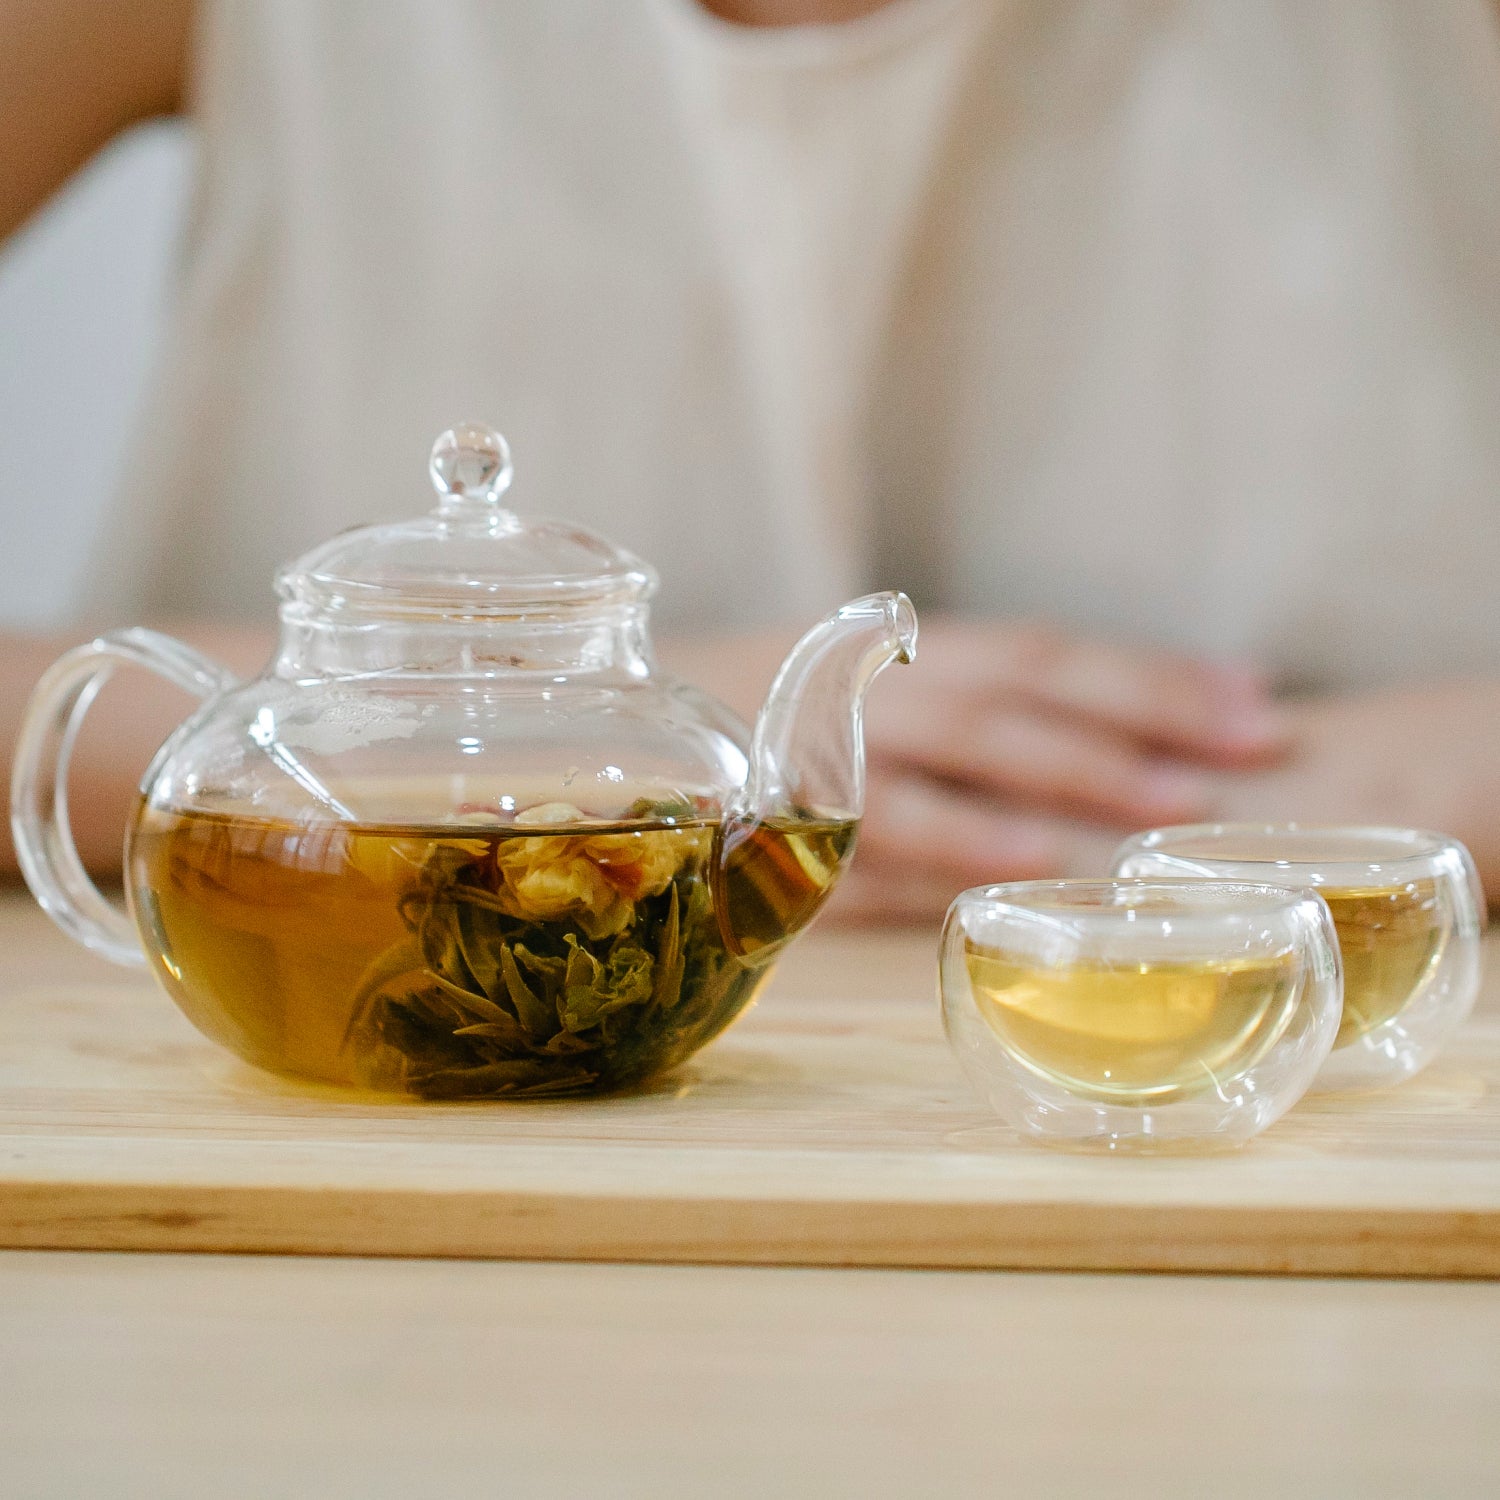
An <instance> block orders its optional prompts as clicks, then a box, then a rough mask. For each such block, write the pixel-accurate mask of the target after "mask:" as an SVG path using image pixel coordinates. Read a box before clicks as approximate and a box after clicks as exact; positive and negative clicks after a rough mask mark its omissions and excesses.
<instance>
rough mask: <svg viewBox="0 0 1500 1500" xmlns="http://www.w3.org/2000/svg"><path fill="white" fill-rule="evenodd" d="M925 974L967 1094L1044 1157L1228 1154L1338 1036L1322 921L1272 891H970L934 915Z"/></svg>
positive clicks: (1316, 903)
mask: <svg viewBox="0 0 1500 1500" xmlns="http://www.w3.org/2000/svg"><path fill="white" fill-rule="evenodd" d="M940 961H941V992H942V1002H943V1021H944V1025H945V1026H946V1028H947V1031H948V1039H949V1041H950V1042H951V1043H952V1046H953V1049H954V1051H955V1053H956V1054H957V1056H958V1059H959V1061H960V1063H961V1064H962V1065H963V1068H964V1071H965V1072H966V1073H967V1074H968V1076H969V1079H970V1081H971V1082H972V1083H973V1084H974V1086H975V1087H976V1088H977V1089H978V1091H979V1093H980V1094H981V1095H982V1096H983V1097H984V1098H985V1099H987V1100H988V1101H989V1103H990V1104H991V1105H992V1106H993V1107H994V1108H995V1110H996V1111H998V1112H999V1114H1001V1115H1002V1116H1003V1117H1004V1118H1005V1119H1006V1120H1007V1121H1008V1122H1009V1123H1010V1124H1011V1125H1013V1126H1014V1127H1015V1128H1016V1129H1017V1130H1019V1131H1020V1132H1021V1133H1022V1134H1023V1135H1026V1136H1029V1137H1031V1138H1033V1139H1035V1140H1038V1141H1042V1142H1044V1143H1047V1144H1051V1145H1061V1146H1074V1147H1086V1148H1096V1149H1101V1150H1152V1149H1166V1150H1174V1149H1175V1150H1182V1149H1208V1148H1214V1147H1226V1146H1237V1145H1240V1144H1242V1143H1243V1142H1244V1141H1246V1140H1248V1139H1249V1138H1250V1137H1251V1136H1253V1135H1255V1134H1256V1133H1257V1132H1258V1131H1261V1130H1264V1129H1265V1128H1266V1126H1268V1125H1270V1124H1271V1123H1272V1122H1273V1121H1274V1120H1277V1119H1279V1118H1280V1117H1281V1116H1282V1115H1283V1114H1284V1113H1285V1112H1286V1111H1287V1110H1288V1109H1290V1108H1291V1106H1292V1105H1293V1104H1295V1103H1296V1101H1297V1100H1298V1099H1299V1098H1300V1097H1301V1096H1302V1094H1303V1092H1304V1091H1305V1090H1306V1088H1307V1086H1308V1084H1309V1083H1311V1082H1312V1080H1313V1078H1314V1076H1315V1075H1316V1074H1317V1071H1318V1068H1319V1067H1320V1066H1321V1064H1322V1063H1323V1060H1324V1059H1325V1058H1326V1057H1327V1055H1328V1051H1329V1048H1330V1047H1332V1045H1333V1038H1334V1033H1335V1032H1336V1031H1337V1029H1338V1023H1339V1013H1340V999H1339V963H1338V949H1337V945H1336V942H1335V938H1334V932H1333V923H1332V921H1331V920H1330V918H1329V914H1328V908H1327V907H1326V906H1325V905H1324V904H1323V902H1322V900H1321V899H1320V898H1319V897H1318V896H1316V895H1314V894H1312V893H1311V892H1305V891H1293V890H1287V889H1285V888H1283V887H1279V886H1270V885H1262V884H1247V883H1227V882H1221V881H1211V880H1051V881H1026V882H1021V883H1019V884H1014V885H992V886H980V887H977V888H976V889H974V890H969V891H965V892H964V893H963V894H962V895H961V896H959V897H958V899H957V900H956V901H954V903H953V905H952V906H951V907H950V908H949V909H948V919H947V922H946V924H945V925H944V929H943V942H942V950H941V960H940Z"/></svg>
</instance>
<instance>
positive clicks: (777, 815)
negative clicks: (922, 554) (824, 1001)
mask: <svg viewBox="0 0 1500 1500" xmlns="http://www.w3.org/2000/svg"><path fill="white" fill-rule="evenodd" d="M916 649H917V614H916V610H915V609H913V608H912V603H911V600H910V599H908V598H907V597H906V595H905V594H897V593H885V594H867V595H866V596H865V597H864V598H862V599H855V600H853V601H852V602H850V603H848V604H846V605H844V606H843V608H842V609H838V610H835V611H834V613H833V614H831V615H829V616H828V617H827V618H826V619H823V620H820V621H819V622H818V623H817V624H816V625H814V626H813V628H812V629H811V630H809V631H808V632H807V634H806V635H804V636H803V637H802V639H801V640H800V641H798V642H797V644H796V645H795V646H794V647H793V648H792V651H791V654H790V655H789V656H788V657H787V659H786V660H785V661H784V662H783V663H782V664H781V670H780V671H779V672H778V673H777V674H776V680H775V682H774V683H772V685H771V692H770V696H769V697H768V698H767V699H766V702H765V706H764V707H763V708H762V709H761V711H760V717H759V718H758V719H757V720H756V724H755V737H754V739H753V741H752V743H751V749H750V773H749V776H748V777H747V779H746V781H745V785H744V787H743V788H742V790H741V792H740V794H739V796H738V797H737V798H736V799H735V800H734V802H733V803H732V804H731V806H730V808H729V809H728V812H727V815H726V817H725V820H724V830H723V838H722V843H721V845H720V849H719V853H718V859H717V862H716V863H717V869H716V875H717V879H718V885H719V898H720V899H719V903H718V905H719V914H720V925H721V927H722V929H723V935H724V939H725V942H726V943H727V944H728V946H729V948H730V949H731V951H733V952H735V953H737V954H738V955H740V956H741V957H742V958H757V959H759V958H765V957H769V956H771V955H772V954H774V953H775V952H776V951H778V950H779V949H780V948H781V946H782V945H783V944H784V943H786V942H787V941H788V940H789V939H790V938H792V937H794V936H795V935H796V934H797V933H798V932H800V931H801V930H802V928H804V927H805V926H806V925H807V924H808V922H810V921H811V920H812V918H813V916H814V915H816V913H817V911H818V909H819V908H820V907H821V906H822V905H823V902H824V901H825V900H826V899H827V897H828V895H829V893H830V892H831V891H832V889H833V886H834V884H835V882H836V881H837V879H838V877H839V875H840V874H841V873H842V872H843V869H844V867H845V865H846V864H847V863H848V859H849V856H850V855H851V854H852V853H853V850H854V832H855V826H856V824H857V822H858V820H859V817H860V815H861V814H862V813H863V812H864V804H865V733H864V707H865V693H866V692H867V691H868V690H869V686H870V684H871V683H872V682H873V681H874V680H875V678H876V677H877V676H878V675H879V673H880V672H881V671H882V670H883V669H884V668H885V667H887V666H889V665H890V663H891V662H893V661H901V662H909V661H911V660H912V658H913V657H914V656H915V654H916Z"/></svg>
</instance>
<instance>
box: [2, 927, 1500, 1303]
mask: <svg viewBox="0 0 1500 1500" xmlns="http://www.w3.org/2000/svg"><path fill="white" fill-rule="evenodd" d="M931 985H932V959H931V942H930V940H929V939H928V938H927V937H925V936H918V937H908V936H903V935H895V936H892V935H885V936H881V937H819V936H816V935H815V936H814V937H812V938H811V939H809V940H807V942H806V943H804V945H803V946H802V948H801V949H800V950H798V951H797V952H795V953H794V954H793V955H792V956H791V958H790V959H789V960H788V963H787V965H786V968H785V970H784V972H783V974H782V975H780V976H778V981H777V983H776V984H775V985H774V986H773V987H772V989H771V991H770V992H769V994H768V996H767V998H766V999H765V1000H764V1001H763V1002H762V1004H761V1006H760V1007H759V1008H758V1010H757V1011H756V1012H754V1013H753V1014H752V1015H751V1016H749V1017H747V1018H746V1020H745V1021H744V1022H743V1023H742V1024H741V1025H740V1026H738V1027H737V1028H735V1030H734V1031H733V1032H731V1033H730V1035H728V1036H727V1037H725V1038H724V1039H722V1040H721V1041H720V1042H719V1043H717V1044H716V1045H715V1046H714V1047H712V1048H711V1049H709V1051H708V1052H706V1053H705V1054H703V1055H702V1057H701V1059H700V1060H699V1061H697V1062H696V1063H695V1064H694V1065H692V1066H691V1067H689V1068H688V1069H686V1070H684V1072H683V1073H682V1074H681V1075H679V1076H678V1077H676V1078H674V1079H673V1080H671V1081H670V1082H669V1083H668V1084H666V1085H663V1086H662V1087H660V1088H659V1089H657V1090H656V1091H655V1092H652V1093H647V1094H642V1095H637V1096H633V1097H630V1098H621V1099H610V1100H596V1101H574V1102H567V1103H563V1102H549V1103H534V1104H509V1105H491V1106H473V1105H458V1106H439V1105H388V1106H382V1105H371V1104H368V1103H363V1102H359V1103H354V1102H349V1101H347V1100H341V1099H339V1098H337V1097H335V1096H332V1095H329V1094H320V1093H318V1092H316V1091H313V1090H309V1089H299V1088H296V1087H294V1086H292V1085H287V1084H282V1083H279V1082H277V1081H275V1080H273V1079H269V1078H267V1077H265V1076H263V1075H260V1074H258V1073H255V1072H253V1071H252V1070H250V1069H248V1068H245V1067H243V1066H242V1065H240V1064H237V1063H235V1062H234V1061H233V1060H231V1059H229V1058H227V1057H225V1056H224V1055H223V1054H221V1053H220V1052H219V1051H218V1049H216V1048H215V1047H213V1046H212V1045H211V1044H210V1043H208V1042H206V1041H203V1040H202V1039H200V1038H199V1037H198V1036H197V1034H196V1033H195V1032H193V1031H192V1029H191V1028H190V1027H189V1026H188V1024H187V1023H186V1022H185V1021H184V1020H183V1019H182V1018H181V1017H180V1016H179V1015H178V1014H177V1012H176V1011H175V1009H174V1008H173V1007H172V1006H171V1004H170V1002H169V1001H168V1000H166V999H165V998H164V997H163V996H161V995H160V994H158V993H157V992H156V991H155V989H154V988H153V987H152V986H151V985H150V983H149V981H146V980H143V979H141V978H138V977H136V976H133V975H130V974H123V973H122V972H121V971H117V970H112V969H109V968H108V967H107V966H105V965H103V964H101V963H99V962H97V961H96V960H93V959H92V958H90V957H89V956H88V955H86V954H82V953H77V952H75V951H74V950H71V949H70V948H69V947H68V946H67V945H66V943H65V942H64V940H63V939H61V938H60V937H58V936H56V935H55V934H53V933H52V932H51V930H50V928H48V927H47V926H46V924H45V921H44V919H43V918H42V917H41V916H40V914H39V913H36V912H34V911H33V910H31V909H30V908H29V907H27V906H26V905H25V904H24V903H23V902H21V901H20V900H19V899H18V898H17V899H9V900H6V901H3V902H0V992H3V997H4V998H3V1021H0V1244H3V1245H6V1246H12V1247H32V1248H59V1247H60V1248H86V1249H100V1248H108V1249H137V1250H146V1249H152V1250H161V1249H171V1250H236V1251H239V1250H251V1251H280V1252H293V1253H314V1254H335V1253H359V1254H380V1255H416V1256H482V1257H503V1258H556V1259H584V1260H650V1261H723V1262H743V1263H775V1264H809V1265H888V1266H929V1267H959V1266H965V1267H1027V1268H1058V1269H1093V1270H1105V1269H1108V1270H1123V1269H1134V1270H1171V1271H1184V1270H1192V1271H1206V1270H1207V1271H1236V1272H1319V1273H1341V1274H1367V1275H1410V1276H1494V1275H1496V1274H1500V1024H1497V1022H1496V1020H1495V1019H1494V1017H1493V1015H1492V1014H1491V1013H1489V1011H1488V1010H1487V1011H1486V1013H1485V1014H1483V1015H1481V1017H1480V1018H1479V1019H1477V1020H1476V1021H1474V1022H1473V1023H1471V1024H1470V1026H1469V1027H1468V1028H1467V1030H1466V1031H1465V1033H1464V1034H1463V1035H1462V1036H1461V1038H1460V1039H1459V1041H1458V1043H1457V1044H1456V1045H1455V1046H1454V1047H1453V1049H1452V1050H1451V1053H1450V1055H1449V1057H1448V1058H1446V1059H1444V1060H1442V1061H1440V1062H1439V1063H1438V1064H1437V1065H1435V1066H1434V1067H1433V1068H1431V1069H1430V1070H1429V1071H1428V1072H1427V1073H1426V1074H1424V1075H1422V1076H1421V1077H1420V1078H1418V1079H1416V1080H1414V1081H1412V1082H1411V1083H1409V1084H1407V1085H1406V1086H1405V1087H1403V1088H1401V1089H1399V1090H1394V1091H1391V1092H1390V1093H1388V1094H1385V1095H1380V1096H1367V1097H1365V1098H1364V1099H1362V1100H1358V1101H1354V1100H1348V1099H1345V1100H1335V1099H1332V1098H1329V1099H1323V1100H1313V1101H1309V1102H1305V1103H1304V1104H1303V1105H1302V1107H1301V1108H1300V1109H1299V1110H1298V1111H1296V1112H1295V1113H1294V1114H1293V1115H1292V1116H1290V1117H1288V1118H1287V1119H1286V1120H1285V1121H1283V1122H1282V1123H1281V1124H1280V1125H1278V1126H1277V1127H1276V1128H1275V1129H1273V1130H1272V1131H1270V1132H1268V1133H1267V1134H1266V1135H1265V1136H1263V1137H1261V1138H1260V1139H1259V1140H1258V1141H1256V1142H1254V1143H1252V1144H1251V1146H1250V1147H1249V1148H1247V1149H1246V1150H1245V1151H1244V1152H1242V1153H1240V1154H1238V1155H1236V1156H1233V1157H1208V1158H1158V1159H1153V1160H1100V1159H1095V1158H1087V1157H1075V1156H1066V1155H1055V1154H1052V1153H1049V1152H1045V1151H1041V1150H1038V1149H1036V1148H1034V1147H1030V1146H1026V1145H1023V1144H1021V1143H1019V1142H1017V1141H1016V1140H1015V1139H1014V1138H1013V1137H1012V1136H1011V1135H1010V1133H1009V1132H1008V1131H1006V1130H1005V1129H1004V1128H1003V1127H1001V1126H999V1125H998V1123H997V1122H995V1121H994V1120H993V1118H992V1117H991V1116H989V1115H987V1114H986V1113H984V1112H983V1111H982V1110H981V1109H980V1107H979V1106H977V1105H976V1104H975V1102H974V1101H973V1099H972V1097H971V1096H970V1095H969V1093H968V1091H967V1088H966V1087H965V1085H964V1083H963V1080H962V1078H961V1077H960V1075H959V1073H958V1071H957V1068H956V1066H955V1064H954V1063H953V1061H952V1059H951V1058H950V1056H949V1054H948V1051H947V1048H946V1045H945V1043H944V1041H943V1037H942V1033H941V1029H940V1026H939V1023H938V1018H937V1013H936V1008H935V1005H934V1003H933V1001H932V999H931Z"/></svg>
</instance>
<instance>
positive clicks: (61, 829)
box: [10, 628, 235, 967]
mask: <svg viewBox="0 0 1500 1500" xmlns="http://www.w3.org/2000/svg"><path fill="white" fill-rule="evenodd" d="M120 665H127V666H134V667H146V668H149V669H150V670H151V671H153V672H156V673H158V674H159V675H160V676H162V677H165V678H166V679H167V681H168V682H171V683H175V684H176V685H177V686H178V687H180V688H182V689H183V690H184V691H185V692H188V693H191V694H192V695H193V696H194V697H195V698H200V699H203V698H209V697H211V696H212V695H213V694H215V693H219V692H223V691H224V690H225V689H226V688H229V687H232V686H233V685H234V681H235V679H234V677H233V676H232V675H231V674H230V673H229V672H228V671H226V670H225V668H223V667H221V666H219V665H218V663H217V662H214V661H211V660H210V659H209V658H208V657H206V656H204V655H203V654H202V653H201V652H198V651H195V650H193V648H192V647H191V646H185V645H183V643H182V642H181V641H176V640H173V639H172V637H171V636H169V635H161V634H160V633H159V632H157V631H155V630H142V629H139V628H137V629H132V630H112V631H110V632H109V633H108V634H107V635H101V636H99V637H98V638H97V639H95V640H92V641H90V642H89V643H88V644H87V645H86V646H76V647H74V649H73V650H71V651H69V652H66V653H65V654H64V655H62V656H60V657H59V658H58V659H57V660H56V661H55V662H53V663H52V665H51V666H50V667H49V668H48V669H47V670H46V672H44V673H43V674H42V678H41V681H40V682H38V683H37V685H36V688H35V690H34V691H33V692H32V695H31V701H30V702H29V703H28V704H27V705H26V712H25V714H24V716H23V717H22V719H21V729H20V733H19V734H18V735H17V736H16V747H15V763H14V766H13V769H12V773H11V783H10V825H11V832H12V833H13V834H14V836H15V841H16V857H17V859H18V860H19V861H20V865H21V873H22V874H23V875H24V876H25V877H26V884H27V885H29V886H30V887H31V891H32V894H33V895H34V896H35V897H36V899H37V901H38V902H40V903H41V907H42V910H43V911H45V912H46V913H47V915H48V916H49V917H51V918H52V920H53V921H54V922H56V923H57V925H58V926H59V927H61V928H62V930H63V931H64V932H66V933H67V934H68V936H69V937H71V938H73V939H74V940H75V941H76V942H80V943H82V944H83V945H84V947H85V948H91V949H93V951H94V952H95V953H99V954H102V955H103V956H104V957H105V958H108V959H112V960H113V961H114V962H115V963H117V964H124V965H127V966H129V967H137V966H140V965H142V964H144V963H145V962H146V956H145V954H144V953H142V952H141V945H140V941H139V939H138V938H137V937H136V932H135V926H134V924H133V923H132V922H131V920H130V918H129V917H128V916H127V915H126V914H125V913H124V912H123V911H121V910H120V909H119V907H118V906H116V905H115V904H114V903H113V902H112V901H110V900H108V899H107V898H106V897H105V895H104V894H103V892H102V891H100V889H99V887H98V886H96V885H95V884H94V882H93V881H92V880H90V879H89V876H88V872H87V871H86V870H85V869H84V867H83V861H82V860H81V859H80V858H79V857H78V848H77V845H76V844H75V843H74V842H73V829H72V826H71V824H70V823H69V821H68V763H69V762H70V761H71V760H72V758H73V746H74V743H75V742H76V740H77V739H78V730H79V726H80V725H81V724H82V723H83V716H84V715H85V714H86V713H87V712H88V710H89V705H90V704H91V703H92V702H93V701H94V699H95V697H96V696H97V695H98V692H99V689H100V688H101V687H103V686H104V684H105V682H106V681H107V680H108V678H109V676H110V674H111V673H112V672H113V671H114V669H115V668H116V667H117V666H120Z"/></svg>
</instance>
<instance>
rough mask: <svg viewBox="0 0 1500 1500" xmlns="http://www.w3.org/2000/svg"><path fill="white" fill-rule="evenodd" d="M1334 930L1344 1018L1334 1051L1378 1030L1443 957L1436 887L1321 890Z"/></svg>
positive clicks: (1443, 923) (1444, 930)
mask: <svg viewBox="0 0 1500 1500" xmlns="http://www.w3.org/2000/svg"><path fill="white" fill-rule="evenodd" d="M1319 894H1320V895H1321V896H1322V897H1323V899H1324V900H1325V901H1326V902H1327V903H1328V909H1329V911H1330V912H1331V913H1332V914H1333V925H1334V926H1335V927H1336V928H1337V929H1338V935H1339V951H1340V953H1341V954H1342V956H1343V963H1344V1015H1343V1019H1342V1020H1341V1021H1340V1023H1339V1031H1338V1036H1337V1038H1336V1039H1335V1041H1334V1046H1335V1047H1347V1046H1348V1045H1349V1043H1351V1042H1354V1041H1357V1040H1358V1039H1359V1038H1360V1037H1362V1036H1364V1035H1365V1034H1366V1033H1367V1032H1370V1031H1373V1030H1374V1029H1375V1028H1376V1027H1377V1026H1380V1025H1383V1024H1384V1023H1385V1022H1386V1021H1389V1020H1390V1019H1391V1017H1392V1016H1394V1015H1396V1014H1397V1013H1398V1012H1399V1011H1400V1010H1401V1009H1402V1007H1403V1006H1405V1005H1406V1003H1407V1001H1409V1000H1410V999H1411V998H1412V996H1413V995H1415V994H1416V993H1417V991H1418V990H1420V989H1421V988H1422V986H1423V984H1424V983H1426V980H1427V977H1428V975H1429V974H1431V973H1432V971H1433V970H1434V969H1435V968H1436V967H1437V965H1438V962H1439V960H1440V959H1441V958H1442V956H1443V947H1444V944H1445V943H1446V941H1447V937H1448V922H1447V918H1446V916H1445V915H1444V912H1443V907H1442V902H1441V901H1440V900H1439V897H1438V890H1437V884H1436V882H1434V881H1431V880H1412V881H1407V882H1405V883H1404V884H1402V885H1397V886H1365V887H1345V888H1340V889H1334V890H1320V891H1319Z"/></svg>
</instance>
